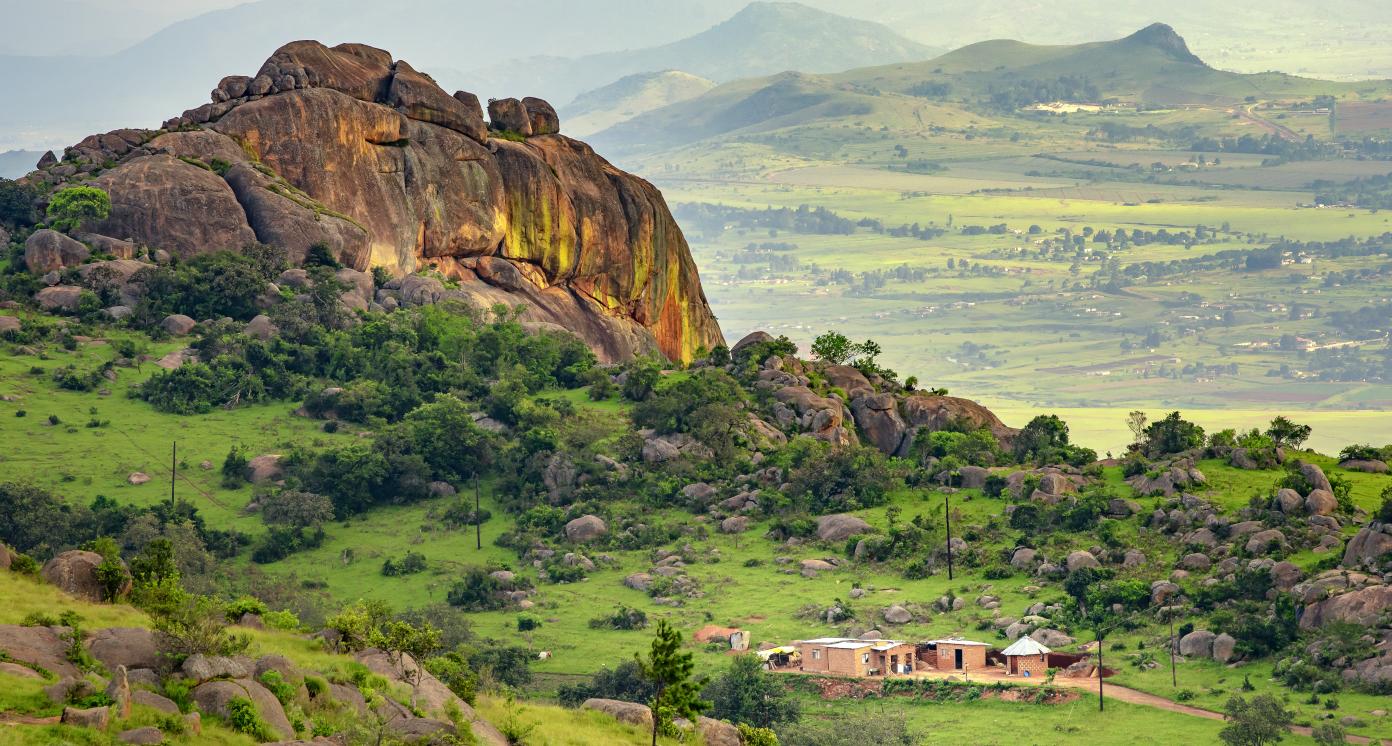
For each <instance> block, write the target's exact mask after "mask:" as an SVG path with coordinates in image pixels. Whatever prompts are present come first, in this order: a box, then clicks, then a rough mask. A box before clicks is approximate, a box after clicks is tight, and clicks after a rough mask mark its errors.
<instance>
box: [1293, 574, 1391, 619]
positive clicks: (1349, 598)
mask: <svg viewBox="0 0 1392 746" xmlns="http://www.w3.org/2000/svg"><path fill="white" fill-rule="evenodd" d="M1389 609H1392V586H1386V585H1373V586H1368V587H1366V588H1361V589H1359V590H1356V591H1349V592H1348V593H1344V594H1342V595H1338V596H1334V597H1333V598H1327V599H1325V600H1323V601H1319V602H1317V603H1313V604H1310V605H1309V606H1306V607H1305V612H1304V613H1303V614H1301V616H1300V628H1301V629H1319V628H1320V627H1322V626H1324V625H1325V624H1328V623H1330V622H1349V623H1352V624H1359V625H1370V624H1376V623H1377V622H1378V620H1379V619H1381V618H1383V616H1384V615H1385V614H1386V613H1387V611H1388V610H1389Z"/></svg>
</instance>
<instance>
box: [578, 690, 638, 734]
mask: <svg viewBox="0 0 1392 746" xmlns="http://www.w3.org/2000/svg"><path fill="white" fill-rule="evenodd" d="M580 709H582V710H598V711H599V712H602V713H605V714H606V715H610V716H612V717H613V718H614V719H615V720H618V721H619V722H621V723H628V724H629V725H636V726H638V727H639V728H641V729H643V730H652V727H653V722H652V710H650V709H648V706H647V705H640V704H637V703H635V702H621V701H619V700H617V699H600V698H597V697H592V698H590V699H587V700H585V701H584V702H583V703H581V705H580Z"/></svg>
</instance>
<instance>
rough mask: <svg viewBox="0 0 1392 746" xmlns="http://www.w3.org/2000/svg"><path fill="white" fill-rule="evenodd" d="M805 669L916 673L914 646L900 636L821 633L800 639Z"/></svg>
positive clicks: (857, 673) (853, 673)
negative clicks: (876, 637) (873, 637)
mask: <svg viewBox="0 0 1392 746" xmlns="http://www.w3.org/2000/svg"><path fill="white" fill-rule="evenodd" d="M794 645H796V646H797V649H798V654H799V657H800V658H801V660H802V670H803V671H810V672H822V673H833V674H841V675H843V676H885V675H888V674H906V673H913V670H914V646H913V645H911V644H909V643H906V642H902V641H900V640H857V639H854V638H848V637H819V638H817V639H815V640H799V641H797V642H796V643H794Z"/></svg>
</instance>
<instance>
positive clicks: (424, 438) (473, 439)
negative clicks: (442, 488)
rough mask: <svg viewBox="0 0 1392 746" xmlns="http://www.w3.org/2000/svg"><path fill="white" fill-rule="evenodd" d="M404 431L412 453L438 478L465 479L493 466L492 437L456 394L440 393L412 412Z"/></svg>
mask: <svg viewBox="0 0 1392 746" xmlns="http://www.w3.org/2000/svg"><path fill="white" fill-rule="evenodd" d="M402 428H403V429H404V430H405V432H406V435H407V437H408V438H409V441H410V443H411V444H412V446H413V448H412V450H413V452H414V453H417V454H420V455H421V456H422V457H423V458H424V459H425V462H426V463H427V464H429V465H430V468H431V469H432V470H433V471H434V473H435V476H436V477H437V478H442V479H447V480H448V479H453V480H462V479H466V478H468V477H472V476H476V475H477V474H479V473H480V472H482V471H483V470H484V468H486V467H487V466H488V465H489V464H490V463H492V460H493V443H492V438H490V437H489V434H488V432H487V431H485V430H484V429H483V428H480V427H479V426H478V425H476V424H474V418H473V416H472V408H471V407H469V406H468V405H467V404H465V403H464V402H462V401H460V400H459V398H458V397H456V396H454V395H453V394H440V395H439V396H437V397H435V401H433V402H431V403H429V404H425V405H422V406H420V407H417V408H416V409H414V410H412V412H411V413H410V414H408V415H406V419H405V421H404V422H403V423H402Z"/></svg>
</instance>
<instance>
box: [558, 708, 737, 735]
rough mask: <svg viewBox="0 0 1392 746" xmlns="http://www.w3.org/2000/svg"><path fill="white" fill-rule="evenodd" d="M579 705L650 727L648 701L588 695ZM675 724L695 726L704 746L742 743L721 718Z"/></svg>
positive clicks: (681, 720) (642, 727)
mask: <svg viewBox="0 0 1392 746" xmlns="http://www.w3.org/2000/svg"><path fill="white" fill-rule="evenodd" d="M580 708H581V709H583V710H595V711H597V712H602V713H605V714H606V715H610V716H612V717H613V718H614V719H615V720H618V721H619V722H621V723H628V724H629V725H634V726H637V727H638V729H639V730H642V731H651V730H652V727H653V716H652V710H651V709H650V708H649V707H648V706H647V705H640V704H637V703H634V702H624V701H622V700H617V699H601V698H591V699H587V700H585V701H584V702H583V703H581V705H580ZM676 726H677V728H678V729H680V730H683V731H691V730H695V731H696V732H697V733H699V734H700V741H701V743H704V744H706V746H740V745H741V744H742V743H743V741H742V740H741V739H740V733H739V729H738V728H736V727H735V726H733V725H730V724H729V723H727V722H725V721H723V720H716V719H714V718H708V717H705V716H701V717H699V718H697V720H696V722H695V723H694V724H693V723H691V722H690V721H688V720H685V719H684V718H677V720H676Z"/></svg>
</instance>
